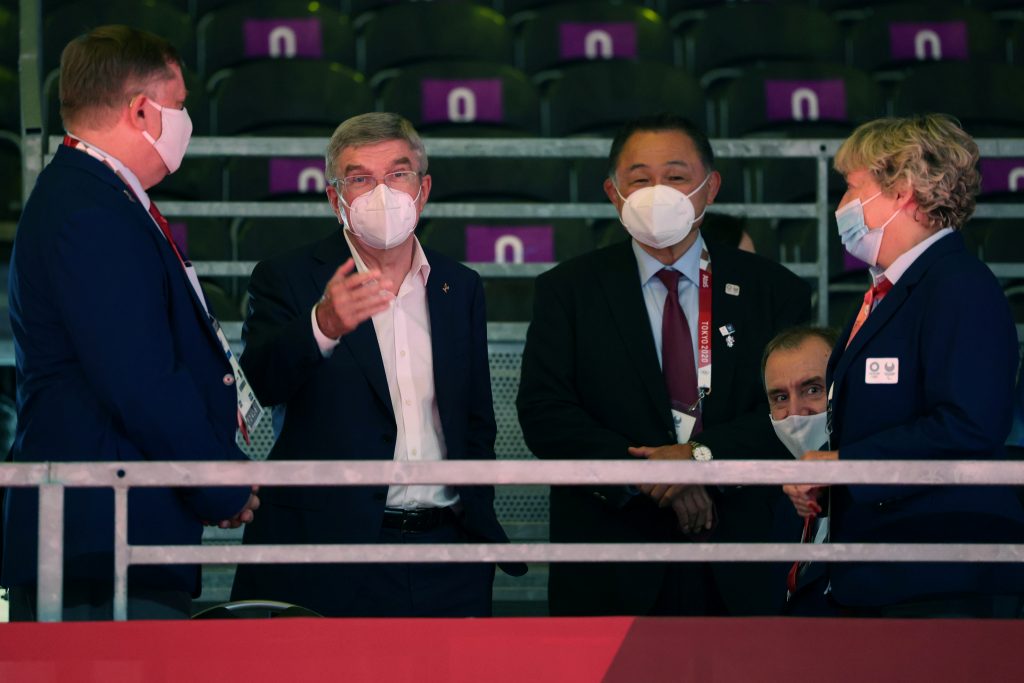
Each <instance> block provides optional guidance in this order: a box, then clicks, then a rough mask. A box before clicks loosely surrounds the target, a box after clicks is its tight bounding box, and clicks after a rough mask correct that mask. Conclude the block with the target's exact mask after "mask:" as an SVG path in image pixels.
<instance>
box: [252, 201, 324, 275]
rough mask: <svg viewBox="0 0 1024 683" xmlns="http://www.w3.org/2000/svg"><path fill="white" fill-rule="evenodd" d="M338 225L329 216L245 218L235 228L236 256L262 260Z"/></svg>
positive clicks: (315, 237) (320, 235)
mask: <svg viewBox="0 0 1024 683" xmlns="http://www.w3.org/2000/svg"><path fill="white" fill-rule="evenodd" d="M325 205H326V202H325ZM340 229H341V227H340V226H339V225H338V223H337V221H336V220H332V219H331V218H330V217H327V218H323V219H320V218H315V219H314V218H246V219H243V220H242V221H241V223H240V225H239V228H238V259H239V260H240V261H262V260H263V259H266V258H270V257H271V256H275V255H277V254H280V253H283V252H285V251H289V250H291V249H295V248H296V247H300V246H302V245H305V244H309V243H310V242H315V241H317V240H319V239H323V238H324V237H326V236H327V235H329V234H331V233H332V232H335V231H337V230H340Z"/></svg>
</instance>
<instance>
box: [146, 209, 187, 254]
mask: <svg viewBox="0 0 1024 683" xmlns="http://www.w3.org/2000/svg"><path fill="white" fill-rule="evenodd" d="M149 215H150V216H152V217H153V220H155V221H156V224H157V225H159V226H160V231H161V232H162V233H163V234H164V237H166V238H167V241H168V242H170V244H171V249H173V250H174V255H175V256H177V257H178V260H179V261H181V265H182V266H184V265H185V259H184V258H183V257H182V255H181V251H179V250H178V245H177V243H175V241H174V235H173V234H171V224H170V223H168V222H167V219H166V218H164V215H163V214H162V213H160V209H158V208H156V202H154V201H152V200H150V202H149Z"/></svg>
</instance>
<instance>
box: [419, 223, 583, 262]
mask: <svg viewBox="0 0 1024 683" xmlns="http://www.w3.org/2000/svg"><path fill="white" fill-rule="evenodd" d="M421 231H422V232H421V234H420V241H421V242H422V243H423V245H424V246H426V247H430V248H432V249H436V250H437V251H440V252H441V253H443V254H445V255H446V256H449V257H450V258H454V259H456V260H458V261H470V262H475V263H550V262H554V261H564V260H566V259H569V258H572V257H573V256H578V255H579V254H583V253H586V252H588V251H590V250H591V249H593V248H594V246H595V240H594V231H593V229H592V228H591V226H590V225H588V223H587V222H586V221H583V220H573V219H562V220H551V219H519V220H514V219H510V220H495V219H471V218H435V219H433V220H430V221H428V222H427V224H426V225H425V226H424V227H423V228H421Z"/></svg>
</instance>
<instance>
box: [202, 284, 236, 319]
mask: <svg viewBox="0 0 1024 683" xmlns="http://www.w3.org/2000/svg"><path fill="white" fill-rule="evenodd" d="M199 284H200V286H201V287H202V289H203V296H205V297H206V304H207V306H208V307H209V309H210V313H211V314H212V315H213V316H214V317H215V318H217V320H219V321H220V322H222V323H223V322H237V321H239V320H241V319H242V309H241V308H240V307H239V305H238V302H237V301H236V300H235V298H234V297H233V296H231V294H229V293H228V291H227V290H226V289H225V288H224V287H223V286H221V285H220V284H218V283H216V282H213V281H210V280H207V279H206V278H201V279H200V280H199Z"/></svg>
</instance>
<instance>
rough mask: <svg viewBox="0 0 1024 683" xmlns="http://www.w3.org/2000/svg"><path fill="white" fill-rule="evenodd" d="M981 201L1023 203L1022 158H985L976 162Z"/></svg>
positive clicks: (1023, 171) (1023, 163) (1023, 177)
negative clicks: (979, 175)
mask: <svg viewBox="0 0 1024 683" xmlns="http://www.w3.org/2000/svg"><path fill="white" fill-rule="evenodd" d="M978 171H980V172H981V192H980V193H979V194H978V197H979V199H980V200H982V201H995V202H1006V201H1016V202H1021V201H1024V157H986V156H984V155H983V156H982V157H981V160H980V161H979V162H978Z"/></svg>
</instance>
